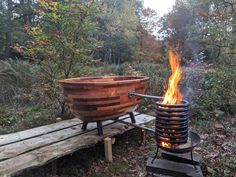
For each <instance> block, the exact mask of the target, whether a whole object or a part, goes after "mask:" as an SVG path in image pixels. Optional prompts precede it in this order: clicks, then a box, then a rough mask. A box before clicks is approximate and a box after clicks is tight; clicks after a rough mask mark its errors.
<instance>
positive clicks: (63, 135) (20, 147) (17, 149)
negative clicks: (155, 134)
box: [0, 113, 143, 161]
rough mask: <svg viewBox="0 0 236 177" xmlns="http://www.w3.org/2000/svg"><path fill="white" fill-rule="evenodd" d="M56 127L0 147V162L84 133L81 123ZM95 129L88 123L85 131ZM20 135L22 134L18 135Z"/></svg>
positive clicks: (106, 122) (109, 122)
mask: <svg viewBox="0 0 236 177" xmlns="http://www.w3.org/2000/svg"><path fill="white" fill-rule="evenodd" d="M136 115H137V113H136ZM142 117H143V116H142V115H138V116H137V120H138V122H139V123H140V122H142V120H140V118H142ZM126 118H127V119H129V118H128V116H126ZM129 121H130V120H125V121H124V122H126V123H127V122H129ZM69 122H70V121H69ZM111 123H113V121H111V120H109V121H105V122H104V123H103V125H104V126H106V125H108V124H111ZM61 125H62V126H61V127H63V128H64V125H65V122H62V124H61ZM51 126H52V127H53V128H55V124H52V125H51ZM56 126H57V128H59V130H58V131H54V132H49V133H47V134H42V135H40V136H36V137H35V136H33V137H28V138H27V139H24V140H23V141H22V140H21V141H19V139H17V141H16V142H15V143H11V144H7V145H5V146H0V152H1V153H0V161H1V160H4V159H9V158H12V157H15V156H17V155H19V154H22V153H24V152H27V151H30V150H33V149H36V148H39V147H42V146H46V145H48V144H52V143H56V142H59V141H63V140H66V139H68V138H70V137H73V136H77V135H80V134H81V133H83V132H84V131H83V130H82V124H81V123H80V124H79V125H77V126H72V127H68V128H64V129H62V128H61V127H60V126H59V125H58V124H56ZM44 128H45V129H46V130H48V129H49V126H45V127H44ZM96 128H97V126H96V124H95V123H89V124H88V128H87V129H88V130H87V131H90V130H92V129H96ZM38 129H39V128H36V129H35V130H34V129H32V130H31V131H29V132H31V133H33V134H34V132H35V131H37V130H38ZM40 130H43V129H40ZM42 132H43V131H42ZM44 132H46V131H44ZM20 134H22V133H20ZM23 135H24V134H23ZM12 137H15V136H13V134H10V135H9V138H10V139H11V138H12ZM5 138H6V137H5ZM6 140H7V139H6Z"/></svg>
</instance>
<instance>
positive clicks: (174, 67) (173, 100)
mask: <svg viewBox="0 0 236 177" xmlns="http://www.w3.org/2000/svg"><path fill="white" fill-rule="evenodd" d="M169 62H170V66H171V72H172V74H171V76H170V78H169V82H168V89H167V91H166V93H165V96H164V100H163V102H162V103H163V104H179V103H180V100H181V99H182V94H181V92H180V90H179V87H178V84H179V81H180V79H181V68H180V56H179V55H177V54H176V53H175V52H174V50H173V49H172V48H171V49H170V50H169Z"/></svg>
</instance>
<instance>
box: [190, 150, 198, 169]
mask: <svg viewBox="0 0 236 177" xmlns="http://www.w3.org/2000/svg"><path fill="white" fill-rule="evenodd" d="M191 161H192V165H193V167H194V169H195V170H197V167H196V165H195V163H194V160H193V151H191Z"/></svg>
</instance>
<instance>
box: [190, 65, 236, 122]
mask: <svg viewBox="0 0 236 177" xmlns="http://www.w3.org/2000/svg"><path fill="white" fill-rule="evenodd" d="M199 84H200V89H201V94H200V95H199V97H198V99H197V100H196V105H195V107H194V115H196V116H197V117H200V118H203V119H204V118H205V119H214V118H216V119H221V118H222V117H225V116H226V115H234V114H235V113H236V91H235V88H236V66H228V67H225V66H223V67H218V68H215V69H208V70H206V72H205V73H204V74H203V76H202V79H201V80H200V82H199Z"/></svg>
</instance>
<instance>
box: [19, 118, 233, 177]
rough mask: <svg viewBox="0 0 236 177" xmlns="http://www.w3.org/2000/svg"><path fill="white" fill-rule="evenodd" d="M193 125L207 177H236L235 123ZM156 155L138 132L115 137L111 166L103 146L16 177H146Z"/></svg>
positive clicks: (149, 139) (150, 141) (150, 139)
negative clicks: (149, 162) (147, 167)
mask: <svg viewBox="0 0 236 177" xmlns="http://www.w3.org/2000/svg"><path fill="white" fill-rule="evenodd" d="M192 122H193V121H192ZM190 124H191V129H192V130H194V131H195V132H198V133H199V134H200V136H201V138H202V142H201V144H200V145H199V146H198V147H197V148H195V152H197V153H198V154H200V155H202V158H203V164H202V171H203V174H204V176H206V177H236V175H235V174H236V142H235V140H236V119H235V118H231V119H225V120H224V121H223V122H216V121H214V122H213V121H212V122H208V121H204V122H203V121H198V122H197V123H196V121H194V124H193V123H190ZM148 126H149V127H152V126H153V124H150V125H148ZM155 151H156V145H155V140H154V137H153V135H152V134H151V133H148V134H147V144H146V146H145V145H143V144H142V143H141V131H140V130H137V129H136V130H131V131H130V132H128V134H127V133H125V134H123V135H121V136H118V137H116V141H115V144H114V145H113V155H114V158H113V162H112V163H107V162H105V159H104V148H103V144H102V143H100V144H97V145H96V146H95V147H92V148H88V149H84V150H80V151H78V152H76V153H74V154H71V155H69V156H66V157H63V158H60V159H57V160H55V161H53V162H51V163H49V164H47V165H45V166H43V167H40V168H35V169H31V170H26V171H24V172H23V173H21V174H20V175H18V176H16V177H81V176H83V177H145V176H146V172H145V161H146V160H147V158H148V157H150V156H154V154H155Z"/></svg>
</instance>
